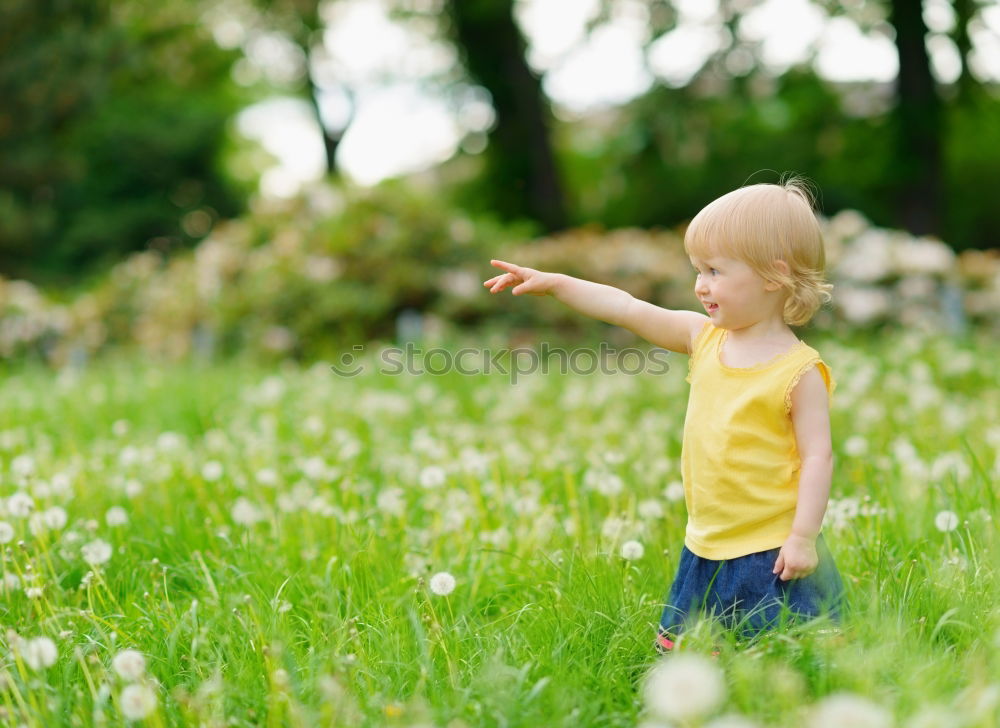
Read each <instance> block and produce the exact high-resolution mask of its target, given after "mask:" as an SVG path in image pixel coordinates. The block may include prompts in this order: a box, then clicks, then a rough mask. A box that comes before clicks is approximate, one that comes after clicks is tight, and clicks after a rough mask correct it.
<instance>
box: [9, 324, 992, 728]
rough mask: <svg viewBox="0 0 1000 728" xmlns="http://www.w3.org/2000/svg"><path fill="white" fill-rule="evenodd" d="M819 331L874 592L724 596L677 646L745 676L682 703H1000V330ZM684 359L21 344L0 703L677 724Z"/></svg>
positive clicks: (12, 412)
mask: <svg viewBox="0 0 1000 728" xmlns="http://www.w3.org/2000/svg"><path fill="white" fill-rule="evenodd" d="M810 343H811V344H813V345H814V346H816V347H817V348H818V349H819V350H820V351H821V352H822V353H823V355H824V358H825V359H826V360H827V361H828V362H829V363H830V365H831V367H832V369H833V372H834V376H835V377H836V379H837V381H838V388H837V391H836V393H835V395H834V399H833V408H832V413H831V414H832V425H833V435H834V440H835V443H834V446H835V451H836V467H835V474H834V480H833V488H832V500H831V504H830V508H829V511H828V514H827V520H826V522H825V524H824V533H825V534H826V538H827V541H828V543H829V545H830V547H831V550H832V551H833V553H834V555H835V557H836V560H837V565H838V567H839V569H840V571H841V573H842V575H843V576H844V580H845V585H846V589H847V599H848V603H849V610H848V612H847V614H846V616H845V619H844V621H843V623H842V624H841V625H840V627H839V629H831V625H830V624H828V623H824V622H822V621H820V622H815V623H812V624H806V625H799V626H792V627H787V628H783V629H780V630H778V631H775V632H773V633H771V634H769V635H766V636H765V637H764V638H762V639H760V640H758V641H755V642H754V643H752V644H744V643H740V642H738V641H737V640H736V639H735V638H734V637H732V636H730V635H728V634H726V633H724V632H722V631H720V630H721V628H720V627H719V626H718V625H717V624H716V623H714V622H710V621H703V622H702V623H700V624H699V625H698V627H697V628H696V629H695V630H694V631H693V632H692V633H691V634H690V635H689V637H688V638H686V640H685V643H684V650H683V651H682V653H681V654H678V655H675V656H672V657H668V658H665V659H666V660H667V661H669V660H671V659H675V658H682V657H683V653H685V652H686V653H690V654H691V655H704V656H707V655H709V654H710V653H711V651H712V650H714V649H717V648H718V649H719V650H720V652H721V654H720V655H719V657H718V658H717V659H716V660H711V658H706V659H708V660H709V661H710V664H711V665H712V667H711V669H712V670H716V671H718V673H719V674H720V675H721V677H722V680H723V682H722V684H723V685H724V695H723V696H722V698H721V704H719V705H717V706H716V707H714V708H711V709H710V711H709V712H708V714H705V715H701V716H693V717H690V718H688V719H687V721H688V724H689V725H706V726H707V725H716V726H723V725H729V726H741V725H742V726H759V727H760V728H764V727H776V726H789V727H791V726H800V725H815V726H820V725H823V726H827V725H831V726H832V725H843V726H851V725H857V726H864V725H899V726H912V727H914V728H932V727H934V726H938V727H940V728H943V727H945V726H955V727H964V726H969V727H974V728H988V727H990V726H996V725H1000V707H998V706H1000V657H998V654H1000V584H998V564H1000V541H998V530H997V525H996V519H997V518H998V517H1000V508H998V505H997V487H996V483H997V481H998V480H1000V459H998V457H997V450H998V448H1000V419H998V417H997V415H998V413H1000V388H998V386H997V385H998V373H997V367H996V361H997V360H998V359H1000V345H998V344H996V343H993V342H989V341H987V340H986V339H984V338H976V337H973V338H967V339H964V340H961V341H957V340H954V339H950V338H947V337H933V336H921V335H917V334H906V335H896V336H886V337H880V338H878V339H871V340H868V339H865V340H858V341H852V342H840V341H833V340H815V341H814V340H810ZM370 356H371V355H369V357H370ZM671 357H672V358H671V359H670V363H671V366H670V370H669V371H668V372H667V373H665V374H639V375H624V374H615V375H607V376H605V375H600V374H592V375H577V374H568V375H566V376H562V375H559V374H554V373H550V374H548V375H541V374H534V375H526V376H524V377H522V378H520V379H519V381H518V382H517V384H516V385H512V384H511V382H510V379H509V377H508V376H504V375H501V374H492V375H483V376H461V375H459V374H455V373H451V374H448V375H444V376H431V375H428V374H424V375H405V376H389V375H388V374H386V373H385V372H384V371H381V372H380V371H379V368H380V367H379V366H377V365H376V361H375V359H372V358H369V359H367V360H365V361H366V362H367V365H368V367H367V371H366V372H364V373H362V374H360V375H359V376H356V377H351V378H348V377H340V376H337V375H335V374H334V373H333V372H332V371H331V369H330V367H329V366H328V365H327V364H324V363H316V364H313V365H293V364H286V365H281V366H277V367H266V366H264V365H262V364H255V363H250V362H245V361H233V362H230V363H225V364H222V363H219V364H200V365H199V364H187V365H182V366H166V365H157V364H154V363H150V362H146V361H143V360H141V359H138V358H134V357H133V358H129V357H118V358H109V359H106V360H104V361H101V362H96V363H92V364H90V365H89V366H87V367H86V368H85V369H83V370H64V371H62V372H53V371H51V370H48V369H45V368H42V367H40V366H30V365H12V364H7V365H5V370H4V376H3V378H2V381H0V402H2V407H0V477H2V480H0V542H2V543H0V548H2V549H3V565H2V568H3V579H2V582H0V589H2V592H0V725H11V726H19V725H25V726H46V727H50V726H119V725H126V724H133V725H134V724H143V725H149V726H165V725H185V726H187V725H190V726H220V727H221V726H251V725H264V726H314V725H315V726H318V725H324V726H382V725H387V726H397V725H398V726H416V725H422V726H424V725H425V726H442V727H447V728H459V727H461V726H506V727H514V726H532V727H534V726H542V725H544V726H567V727H569V726H573V727H576V726H635V725H637V724H642V723H644V722H645V723H646V724H649V725H654V724H655V725H665V724H666V723H665V721H666V719H665V718H657V717H656V716H654V715H651V714H650V713H649V710H648V706H647V705H645V702H644V691H643V680H644V676H645V675H646V674H647V673H648V672H649V670H650V668H651V667H653V666H654V665H655V664H657V660H658V659H660V658H658V657H657V655H656V653H655V652H654V651H653V649H652V640H653V636H654V632H655V625H656V624H657V622H658V620H659V616H660V611H661V606H662V600H663V598H664V596H665V593H666V590H667V588H668V587H669V584H670V580H671V578H672V576H673V570H674V569H675V567H676V563H677V559H678V557H679V554H680V550H681V545H682V543H683V534H684V525H685V512H684V502H683V491H682V490H681V489H680V486H679V482H680V472H679V464H680V447H681V428H682V423H683V418H684V411H685V405H686V395H687V385H686V383H685V382H684V374H685V371H686V367H687V360H686V358H685V357H682V356H675V355H671ZM626 541H636V542H638V543H639V544H641V545H642V549H641V550H642V555H641V556H640V557H639V558H632V559H625V558H623V557H622V549H621V547H622V544H623V543H624V542H626ZM629 555H630V556H633V557H634V556H636V552H635V549H634V548H633V553H630V554H629ZM439 572H447V573H448V574H451V575H452V576H453V577H454V580H455V586H454V589H453V590H452V591H451V592H450V593H448V594H446V595H439V594H436V593H435V592H434V591H432V590H431V588H430V587H431V583H432V580H431V577H432V576H433V575H435V574H437V573H439ZM831 696H833V697H837V696H840V697H841V698H843V697H844V696H853V697H855V698H857V699H858V700H861V701H863V702H861V703H860V705H861V706H862V707H860V708H859V707H858V705H856V704H851V705H853V707H850V706H848V707H846V708H844V707H843V706H842V705H841V704H835V703H830V702H829V701H830V700H831ZM838 705H841V707H840V708H838V707H837V706H838ZM824 706H826V709H824ZM865 706H867V707H865ZM838 709H839V710H841V713H839V714H838V713H837V710H838ZM879 709H881V710H882V711H883V712H882V713H879ZM824 710H825V712H824ZM866 710H868V712H867V713H866V712H865V711H866ZM852 711H853V712H852ZM838 715H839V716H840V717H837V716H838ZM851 715H853V716H854V717H853V718H851V717H849V716H851ZM739 716H742V718H740V717H739ZM831 716H833V717H831ZM845 716H846V717H845ZM879 716H881V717H879ZM831 721H832V722H831ZM865 721H867V722H865Z"/></svg>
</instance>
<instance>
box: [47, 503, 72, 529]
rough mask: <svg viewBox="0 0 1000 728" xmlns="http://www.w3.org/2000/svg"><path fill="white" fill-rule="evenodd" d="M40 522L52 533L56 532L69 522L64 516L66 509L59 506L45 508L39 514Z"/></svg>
mask: <svg viewBox="0 0 1000 728" xmlns="http://www.w3.org/2000/svg"><path fill="white" fill-rule="evenodd" d="M41 516H42V522H43V523H44V524H45V527H46V528H50V529H52V530H53V531H58V530H60V529H62V528H64V527H65V526H66V522H67V521H68V520H69V518H68V516H67V515H66V509H64V508H61V507H59V506H52V507H51V508H46V509H45V510H44V511H42V513H41Z"/></svg>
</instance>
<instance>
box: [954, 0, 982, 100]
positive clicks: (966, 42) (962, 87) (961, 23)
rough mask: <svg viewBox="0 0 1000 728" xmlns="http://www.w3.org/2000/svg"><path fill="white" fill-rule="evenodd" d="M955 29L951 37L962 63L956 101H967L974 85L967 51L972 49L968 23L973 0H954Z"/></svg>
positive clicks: (972, 12)
mask: <svg viewBox="0 0 1000 728" xmlns="http://www.w3.org/2000/svg"><path fill="white" fill-rule="evenodd" d="M953 5H954V8H955V29H954V30H953V31H952V32H951V38H952V40H953V41H954V42H955V47H956V48H957V49H958V58H959V60H960V61H961V63H962V73H961V75H960V76H959V77H958V82H957V86H958V102H959V103H963V102H965V101H968V100H969V98H970V96H971V95H972V92H973V89H974V88H975V86H976V81H975V79H974V78H973V77H972V74H971V73H970V72H969V52H970V51H971V50H972V39H971V38H969V23H970V21H971V20H972V16H973V14H974V13H975V11H976V8H975V5H974V3H973V0H954V3H953Z"/></svg>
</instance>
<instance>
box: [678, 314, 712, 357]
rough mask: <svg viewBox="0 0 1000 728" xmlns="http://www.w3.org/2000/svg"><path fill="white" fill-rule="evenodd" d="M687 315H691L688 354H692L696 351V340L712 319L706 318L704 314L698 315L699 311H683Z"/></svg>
mask: <svg viewBox="0 0 1000 728" xmlns="http://www.w3.org/2000/svg"><path fill="white" fill-rule="evenodd" d="M683 313H685V314H689V315H690V319H689V324H688V325H689V327H690V329H689V332H688V350H687V353H688V354H690V353H691V352H693V351H694V340H695V339H697V338H698V334H700V333H701V332H702V329H704V328H705V324H707V323H708V322H709V321H711V320H712V319H711V317H709V316H706V315H705V314H703V313H698V312H697V311H683Z"/></svg>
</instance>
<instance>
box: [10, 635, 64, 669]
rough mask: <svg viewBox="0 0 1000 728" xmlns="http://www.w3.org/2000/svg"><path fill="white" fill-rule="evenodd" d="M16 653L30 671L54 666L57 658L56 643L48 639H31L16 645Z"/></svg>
mask: <svg viewBox="0 0 1000 728" xmlns="http://www.w3.org/2000/svg"><path fill="white" fill-rule="evenodd" d="M17 651H18V653H19V654H20V655H21V659H23V660H24V663H25V664H26V665H27V666H28V667H30V668H31V669H32V670H44V669H45V668H47V667H52V665H54V664H55V662H56V658H58V657H59V650H57V649H56V643H55V642H53V641H52V640H51V639H49V638H48V637H33V638H32V639H30V640H23V641H19V642H18V643H17Z"/></svg>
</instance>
